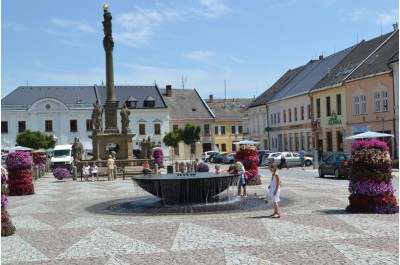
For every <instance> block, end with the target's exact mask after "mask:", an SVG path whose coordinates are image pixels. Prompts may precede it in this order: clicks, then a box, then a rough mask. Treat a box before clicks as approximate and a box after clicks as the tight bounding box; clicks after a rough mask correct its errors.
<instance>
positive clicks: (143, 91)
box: [96, 86, 167, 109]
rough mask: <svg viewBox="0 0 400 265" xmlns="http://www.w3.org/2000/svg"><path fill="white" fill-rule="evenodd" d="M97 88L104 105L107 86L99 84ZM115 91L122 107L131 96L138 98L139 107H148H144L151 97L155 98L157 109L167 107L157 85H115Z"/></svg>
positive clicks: (119, 105) (101, 102) (119, 106)
mask: <svg viewBox="0 0 400 265" xmlns="http://www.w3.org/2000/svg"><path fill="white" fill-rule="evenodd" d="M96 88H97V92H98V96H99V102H100V104H101V105H104V103H105V102H106V100H107V94H106V87H105V86H97V87H96ZM114 91H115V97H116V98H117V100H119V103H118V108H122V107H123V106H124V103H125V102H126V101H127V100H128V99H129V98H130V97H134V98H135V99H136V100H137V107H136V108H137V109H141V108H146V107H144V101H145V100H146V99H147V98H149V97H150V100H152V99H153V100H155V105H154V108H155V109H157V108H166V107H167V105H166V104H165V101H164V99H163V97H162V95H161V93H160V91H159V90H158V88H157V86H115V87H114Z"/></svg>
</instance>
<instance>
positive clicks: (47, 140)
mask: <svg viewBox="0 0 400 265" xmlns="http://www.w3.org/2000/svg"><path fill="white" fill-rule="evenodd" d="M17 144H18V145H20V146H25V147H30V148H33V149H42V148H43V149H49V148H54V146H55V144H56V140H55V139H54V137H53V136H51V135H46V134H43V133H41V132H39V131H30V130H26V131H24V132H23V133H19V134H17Z"/></svg>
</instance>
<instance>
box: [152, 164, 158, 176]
mask: <svg viewBox="0 0 400 265" xmlns="http://www.w3.org/2000/svg"><path fill="white" fill-rule="evenodd" d="M153 174H158V164H154V172H153Z"/></svg>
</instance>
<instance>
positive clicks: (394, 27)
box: [393, 22, 399, 31]
mask: <svg viewBox="0 0 400 265" xmlns="http://www.w3.org/2000/svg"><path fill="white" fill-rule="evenodd" d="M398 28H399V25H398V24H397V22H396V23H394V24H393V31H396V30H397V29H398Z"/></svg>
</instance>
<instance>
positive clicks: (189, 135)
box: [179, 124, 201, 145]
mask: <svg viewBox="0 0 400 265" xmlns="http://www.w3.org/2000/svg"><path fill="white" fill-rule="evenodd" d="M200 131H201V128H200V126H198V125H190V124H186V126H185V128H184V129H183V130H179V136H180V138H181V140H182V141H183V142H184V143H185V144H187V145H191V144H193V143H195V142H198V141H199V140H200Z"/></svg>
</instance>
